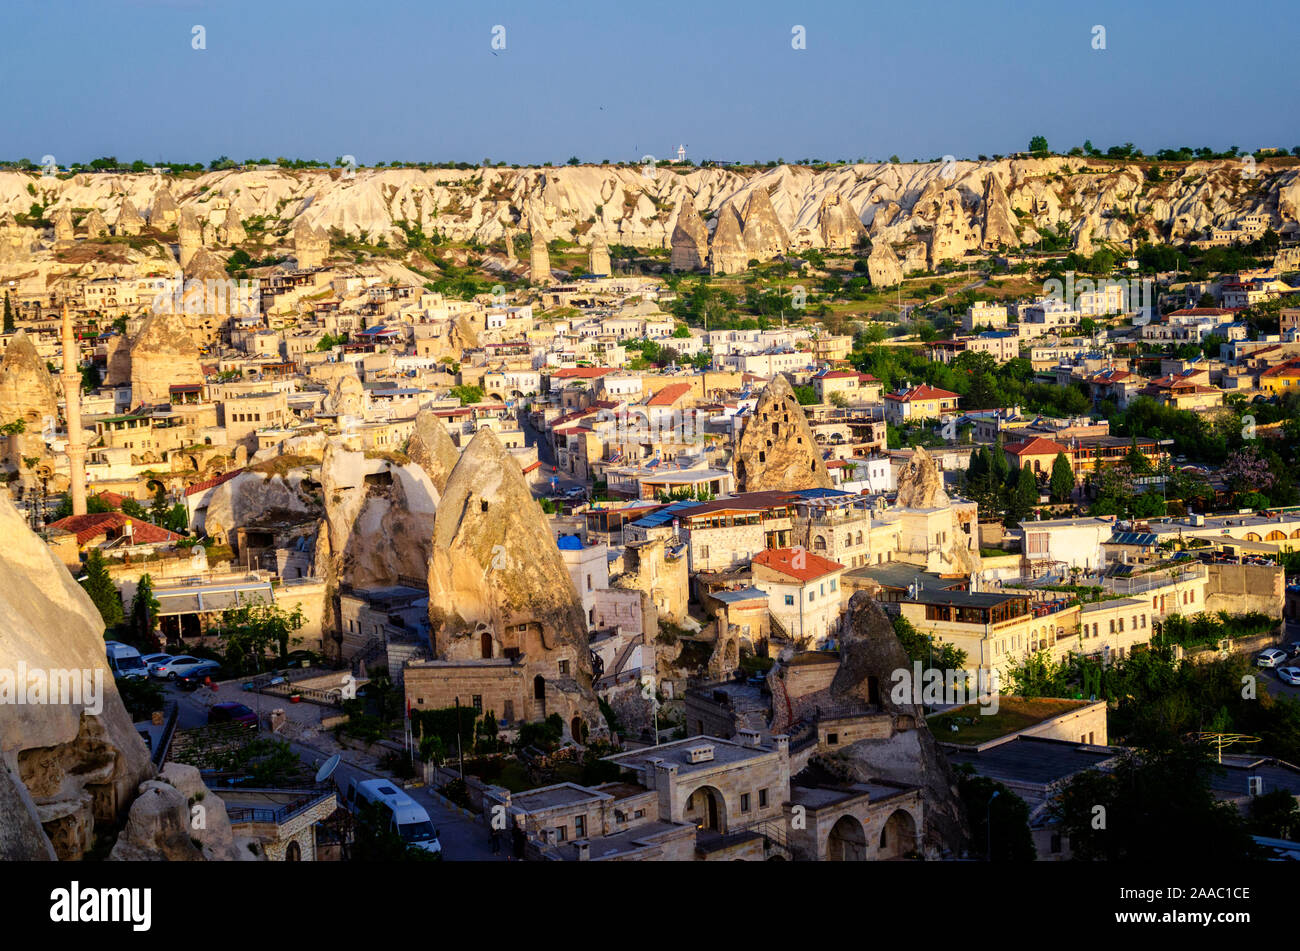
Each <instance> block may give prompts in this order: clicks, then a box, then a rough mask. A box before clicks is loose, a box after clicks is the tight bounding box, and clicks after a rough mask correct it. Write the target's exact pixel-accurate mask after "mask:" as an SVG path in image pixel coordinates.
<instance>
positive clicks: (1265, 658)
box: [1255, 647, 1286, 667]
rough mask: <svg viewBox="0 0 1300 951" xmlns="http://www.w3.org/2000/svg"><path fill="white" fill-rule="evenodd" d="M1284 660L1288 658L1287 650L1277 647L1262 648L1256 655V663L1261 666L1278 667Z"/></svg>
mask: <svg viewBox="0 0 1300 951" xmlns="http://www.w3.org/2000/svg"><path fill="white" fill-rule="evenodd" d="M1284 660H1286V651H1284V650H1278V649H1277V648H1276V647H1270V648H1268V649H1267V650H1262V651H1260V652H1259V654H1258V656H1256V657H1255V663H1256V664H1257V665H1258V666H1260V667H1276V666H1277V665H1278V664H1280V663H1282V661H1284Z"/></svg>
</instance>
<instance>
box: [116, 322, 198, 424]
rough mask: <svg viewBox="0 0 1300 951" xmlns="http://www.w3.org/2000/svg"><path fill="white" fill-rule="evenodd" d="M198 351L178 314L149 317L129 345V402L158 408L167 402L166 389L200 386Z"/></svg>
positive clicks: (167, 394) (167, 390)
mask: <svg viewBox="0 0 1300 951" xmlns="http://www.w3.org/2000/svg"><path fill="white" fill-rule="evenodd" d="M202 382H203V368H202V366H200V364H199V348H198V344H196V343H195V342H194V338H193V337H192V336H191V335H190V333H189V330H188V329H187V328H186V326H185V318H184V316H183V315H181V314H169V313H165V312H162V311H159V312H156V313H152V314H150V315H149V316H148V317H147V318H146V319H145V322H144V324H143V326H141V327H140V332H139V333H137V334H136V336H135V339H134V340H132V341H131V401H132V402H133V403H134V404H135V405H137V406H140V405H145V406H158V405H161V404H164V403H168V402H170V400H171V392H170V387H171V386H172V385H174V384H175V385H179V384H187V383H202Z"/></svg>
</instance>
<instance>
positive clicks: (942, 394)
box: [885, 383, 961, 403]
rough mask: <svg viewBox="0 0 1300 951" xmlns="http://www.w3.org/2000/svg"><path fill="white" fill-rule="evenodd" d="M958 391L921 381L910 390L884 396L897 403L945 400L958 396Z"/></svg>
mask: <svg viewBox="0 0 1300 951" xmlns="http://www.w3.org/2000/svg"><path fill="white" fill-rule="evenodd" d="M960 395H961V394H959V393H953V392H951V391H949V390H941V389H939V388H938V387H935V386H929V385H927V384H925V383H922V384H921V385H920V386H914V387H912V388H911V389H910V390H904V391H903V392H902V393H890V394H889V395H887V396H886V397H885V399H887V400H895V401H896V402H899V403H911V402H914V401H916V400H947V399H953V400H955V399H958V398H960Z"/></svg>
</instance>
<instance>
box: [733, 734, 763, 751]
mask: <svg viewBox="0 0 1300 951" xmlns="http://www.w3.org/2000/svg"><path fill="white" fill-rule="evenodd" d="M736 736H737V737H738V738H739V739H740V743H741V745H742V746H749V747H752V748H754V749H757V748H758V745H759V739H760V734H759V732H758V731H757V730H737V731H736Z"/></svg>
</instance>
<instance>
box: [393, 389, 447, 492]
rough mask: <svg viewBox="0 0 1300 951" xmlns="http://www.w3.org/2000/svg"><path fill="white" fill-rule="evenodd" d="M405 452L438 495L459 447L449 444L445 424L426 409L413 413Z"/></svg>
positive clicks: (443, 486) (431, 411)
mask: <svg viewBox="0 0 1300 951" xmlns="http://www.w3.org/2000/svg"><path fill="white" fill-rule="evenodd" d="M406 454H407V455H408V456H409V457H410V459H411V461H412V462H414V463H415V464H416V465H418V466H419V467H420V468H421V469H423V470H424V471H425V474H426V475H428V477H429V479H430V480H432V482H433V485H434V487H435V488H436V489H437V490H438V492H439V493H440V494H441V493H442V491H443V490H444V489H446V488H447V479H448V477H449V476H450V475H451V470H452V469H454V468H455V467H456V463H457V462H458V461H459V460H460V450H459V449H457V448H456V446H455V444H454V443H452V441H451V436H450V435H448V433H447V427H446V426H444V425H443V423H442V420H441V419H439V418H438V417H437V416H436V415H435V414H434V412H433V410H429V409H422V410H420V412H419V413H417V414H416V417H415V431H414V432H412V433H411V438H410V441H409V442H408V443H407V444H406Z"/></svg>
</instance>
